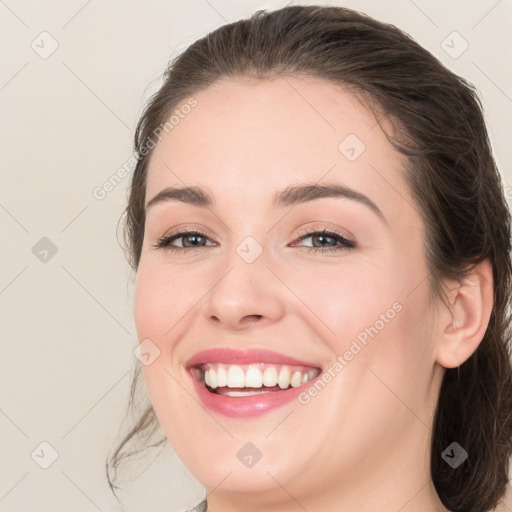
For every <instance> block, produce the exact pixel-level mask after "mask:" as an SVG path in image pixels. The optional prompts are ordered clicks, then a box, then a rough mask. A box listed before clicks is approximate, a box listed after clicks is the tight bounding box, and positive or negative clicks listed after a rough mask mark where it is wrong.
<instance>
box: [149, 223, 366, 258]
mask: <svg viewBox="0 0 512 512" xmlns="http://www.w3.org/2000/svg"><path fill="white" fill-rule="evenodd" d="M299 234H300V235H301V236H300V238H298V240H306V239H308V238H311V239H312V240H313V243H315V242H317V243H319V244H327V245H326V246H325V245H324V246H322V245H320V246H319V247H305V249H306V250H307V251H308V252H311V251H314V252H318V251H320V252H331V251H340V250H347V249H352V248H354V247H355V246H356V244H355V242H352V241H351V240H348V239H347V238H345V237H344V236H343V235H342V234H340V233H337V232H336V231H331V230H328V229H326V228H324V229H322V230H318V229H316V230H314V229H313V230H311V229H310V230H304V231H301V232H300V233H299ZM180 239H181V245H174V242H175V241H177V240H180ZM209 240H210V238H209V237H208V235H206V234H205V233H203V232H202V231H198V230H185V231H179V232H177V233H171V234H170V235H165V236H163V237H161V238H160V239H159V240H158V241H157V242H156V243H155V244H153V247H155V248H157V249H165V250H168V251H173V252H186V251H189V250H191V249H201V248H202V247H206V246H207V244H206V242H207V241H209ZM329 240H330V241H329ZM210 241H211V240H210ZM211 245H214V244H213V243H212V244H210V246H211Z"/></svg>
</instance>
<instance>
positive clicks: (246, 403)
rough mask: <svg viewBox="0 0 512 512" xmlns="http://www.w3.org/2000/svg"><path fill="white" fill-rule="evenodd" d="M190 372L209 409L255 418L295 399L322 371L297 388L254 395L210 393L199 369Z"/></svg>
mask: <svg viewBox="0 0 512 512" xmlns="http://www.w3.org/2000/svg"><path fill="white" fill-rule="evenodd" d="M189 374H190V375H191V377H192V380H193V382H194V387H195V390H196V392H197V394H198V396H199V399H200V400H201V402H202V403H203V405H204V406H205V407H206V408H207V409H208V410H209V411H212V412H215V413H218V414H222V415H223V416H229V417H231V418H253V417H255V416H261V415H263V414H266V413H267V412H269V411H272V410H273V409H277V408H278V407H281V406H282V405H284V404H287V403H289V402H291V401H293V400H295V399H296V398H297V397H298V396H299V395H300V394H301V393H302V392H303V391H304V390H305V389H307V388H308V387H309V386H310V385H311V383H313V382H314V381H315V380H316V379H317V378H318V377H319V375H321V372H320V374H319V375H317V376H316V377H315V378H314V379H313V380H311V381H309V382H307V383H306V384H303V385H302V386H298V387H296V388H289V389H286V390H284V391H271V392H269V393H261V394H258V395H253V396H237V397H230V396H224V395H217V394H216V393H210V391H208V390H207V389H206V387H205V386H203V384H201V382H200V381H199V375H198V374H199V371H198V370H195V371H194V370H192V371H189Z"/></svg>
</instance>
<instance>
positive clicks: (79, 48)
mask: <svg viewBox="0 0 512 512" xmlns="http://www.w3.org/2000/svg"><path fill="white" fill-rule="evenodd" d="M297 3H299V2H297ZM304 3H307V2H304ZM285 4H286V2H279V1H270V0H269V1H266V2H264V1H256V0H254V1H247V2H240V1H238V2H236V1H228V0H190V1H185V0H180V1H172V2H171V1H162V0H160V1H158V0H153V1H149V2H142V1H139V2H135V1H129V2H127V1H121V0H112V1H110V2H100V1H98V0H89V1H87V0H72V1H66V2H65V1H57V0H52V1H49V0H47V1H41V2H29V1H28V0H0V37H1V39H2V44H1V48H2V59H1V63H2V65H1V69H0V108H1V119H2V123H1V127H0V141H1V142H0V144H1V145H2V148H1V149H2V150H1V155H2V169H1V172H0V230H1V248H2V251H1V261H2V264H1V266H0V343H1V357H0V379H1V381H0V454H1V455H0V461H1V465H0V510H2V511H9V512H18V511H19V512H21V511H23V512H32V511H37V512H50V511H51V512H58V511H69V510H73V511H74V512H93V511H97V510H100V511H109V510H117V508H116V505H117V503H116V501H115V499H114V497H113V496H112V494H111V493H110V490H109V489H108V487H107V483H106V479H105V476H104V460H105V454H106V453H107V450H108V449H109V448H110V447H111V444H112V442H113V441H114V439H115V437H116V434H117V431H118V427H119V425H120V421H121V419H122V415H123V413H124V409H125V405H126V402H127V397H128V386H129V381H130V371H131V369H132V368H133V366H134V365H135V364H139V363H138V360H137V359H136V358H135V357H134V355H133V353H132V350H133V348H134V347H135V346H136V344H137V339H136V334H135V326H134V322H133V318H132V302H131V301H132V293H133V281H132V276H131V275H130V272H129V269H128V266H127V264H126V263H125V261H124V258H123V252H122V250H121V248H120V246H119V245H118V242H117V239H116V225H117V223H118V220H119V217H120V215H121V213H122V210H123V207H124V205H125V194H126V186H127V184H128V178H125V179H124V180H123V181H122V182H121V183H120V184H119V185H118V186H117V187H116V188H115V189H114V190H112V191H111V192H109V193H108V194H107V195H106V197H105V198H104V199H102V200H98V199H96V198H95V197H94V195H93V191H94V189H95V188H96V187H98V186H101V185H102V184H103V183H104V182H105V181H106V180H108V178H109V177H110V176H111V175H112V174H113V173H115V172H116V170H117V169H118V168H120V167H122V166H123V164H124V163H125V162H126V160H127V159H128V158H129V156H130V154H131V143H132V136H133V131H134V128H135V124H136V121H137V118H138V115H139V113H140V111H141V108H142V106H143V103H144V101H145V99H146V98H147V97H148V95H149V94H150V93H151V92H152V91H153V89H154V87H155V86H156V85H157V84H158V80H159V76H160V74H161V73H162V72H163V70H164V67H165V65H166V63H167V61H168V60H169V58H170V57H171V56H172V55H173V54H174V53H175V52H177V51H179V50H181V49H183V48H184V47H185V46H187V45H188V44H190V43H191V42H193V41H194V40H195V39H197V38H198V37H200V36H202V35H204V34H205V33H207V32H208V31H211V30H213V29H215V28H216V27H218V26H220V25H221V24H223V23H225V22H227V21H235V20H236V19H238V18H240V17H242V16H243V17H245V16H248V15H250V14H251V13H252V12H253V11H255V10H256V9H262V8H277V7H280V6H284V5H285ZM324 4H333V5H344V6H347V7H352V8H356V9H359V10H362V11H364V12H366V13H368V14H370V15H373V16H375V17H376V18H378V19H380V20H383V21H388V22H391V23H393V24H395V25H397V26H398V27H400V28H402V29H404V30H405V31H407V32H408V33H410V34H411V35H412V36H413V37H415V38H416V39H417V40H418V41H419V42H420V43H421V44H423V45H424V46H426V47H427V48H428V49H429V50H430V51H431V52H433V53H434V54H435V55H436V56H437V57H438V58H439V59H441V60H442V61H443V62H444V63H445V64H446V66H448V67H449V68H450V69H452V70H453V71H455V72H456V73H458V74H460V75H462V76H464V77H466V78H468V79H469V80H470V81H471V82H473V83H474V84H476V86H477V87H478V89H479V91H480V93H481V97H482V100H483V104H484V107H485V111H486V114H487V118H488V123H489V128H490V133H491V137H492V142H493V147H494V149H495V154H496V158H497V161H498V164H499V166H500V168H501V169H502V171H503V177H504V181H505V184H506V185H507V186H508V185H509V184H510V185H512V175H511V172H512V170H511V162H512V147H511V146H512V145H511V144H510V124H511V120H512V66H511V60H512V59H511V49H512V37H511V32H512V30H511V29H512V1H511V0H500V1H498V0H478V1H462V0H460V1H447V0H442V1H441V0H435V1H427V0H414V1H413V0H399V1H393V2H391V1H387V2H386V1H377V0H373V1H372V0H358V1H355V0H346V1H343V2H334V1H333V2H324ZM43 31H46V32H48V33H49V34H50V35H40V34H41V32H43ZM453 31H457V32H458V33H459V34H460V35H461V36H462V37H463V38H464V40H466V41H467V42H468V44H469V47H468V49H467V50H466V51H465V52H464V53H463V54H462V55H460V56H459V57H458V58H456V59H455V58H452V57H451V56H450V55H448V54H447V53H446V52H445V51H444V50H443V48H442V46H441V43H442V41H443V40H445V39H446V37H447V36H448V35H449V34H451V33H452V32H453ZM54 41H56V42H57V43H58V48H57V49H56V51H55V52H54V53H53V54H52V55H50V56H47V55H44V52H48V51H49V50H51V49H52V46H51V45H52V44H54V45H55V44H57V43H55V42H54ZM459 44H462V41H458V42H457V43H456V45H455V49H461V47H460V46H457V45H459ZM31 45H32V46H33V47H31ZM42 54H43V55H42ZM41 55H42V56H41ZM43 57H47V58H43ZM507 195H508V196H509V197H512V189H510V188H507ZM43 237H47V238H48V239H49V240H50V241H51V243H52V244H53V245H54V246H55V248H56V249H57V252H56V254H54V255H52V252H51V250H50V252H48V253H47V254H46V253H44V250H48V241H44V240H43V241H42V242H41V241H40V240H41V238H43ZM36 244H39V245H36ZM45 244H46V245H45ZM34 246H36V249H33V247H34ZM34 252H35V253H36V254H34ZM45 254H46V259H47V261H46V262H43V261H41V260H40V258H44V257H45ZM42 442H47V443H49V444H50V445H51V446H52V447H53V449H55V450H56V451H57V452H58V454H59V456H58V458H57V459H56V460H55V462H54V463H53V464H51V465H50V466H49V467H48V468H47V469H43V468H41V467H40V466H39V465H38V463H36V462H35V460H38V461H39V462H41V463H44V461H46V462H47V463H48V462H49V461H50V459H49V457H50V455H51V449H50V448H49V447H47V446H46V445H43V446H42V447H41V446H40V444H41V443H42ZM34 450H35V454H34V455H33V457H34V458H32V457H31V454H32V453H33V452H34ZM41 450H42V451H41ZM37 454H39V457H38V456H37ZM43 454H44V455H43ZM150 460H151V459H149V461H150ZM202 494H203V489H202V487H201V486H200V485H199V484H198V483H196V482H195V481H194V479H193V477H192V476H191V475H190V474H189V473H188V472H187V470H186V469H185V468H184V467H183V466H182V464H181V462H180V461H179V460H177V458H176V457H175V456H174V455H173V452H172V450H171V449H170V448H168V447H166V449H165V451H164V454H163V456H162V457H161V458H160V459H159V460H158V461H157V462H155V463H154V464H152V465H151V466H150V468H149V469H148V470H147V471H146V472H145V473H143V474H142V476H141V477H140V479H139V480H138V481H136V482H135V483H133V484H131V485H129V486H127V487H126V489H125V491H124V493H123V495H122V496H123V498H124V504H125V510H127V511H138V512H145V511H151V512H158V511H167V512H171V511H173V510H180V509H182V508H184V507H185V506H187V505H189V504H191V503H193V502H195V501H197V500H199V499H200V498H201V497H202ZM503 510H512V498H511V497H509V500H508V505H507V506H505V505H504V506H503Z"/></svg>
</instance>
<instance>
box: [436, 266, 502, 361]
mask: <svg viewBox="0 0 512 512" xmlns="http://www.w3.org/2000/svg"><path fill="white" fill-rule="evenodd" d="M447 299H448V301H447V302H448V304H449V307H447V306H446V305H445V304H443V303H442V302H441V305H440V307H441V308H442V311H440V314H439V321H440V323H439V330H440V334H439V338H438V340H437V348H436V361H437V362H438V363H439V364H440V365H441V366H444V367H445V368H455V367H457V366H460V365H461V364H462V363H464V361H466V360H467V359H468V358H469V357H470V356H471V355H472V354H473V353H474V352H475V350H476V349H477V348H478V345H479V344H480V342H481V341H482V339H483V337H484V335H485V331H486V329H487V326H488V325H489V319H490V317H491V311H492V307H493V304H494V283H493V277H492V265H491V262H490V261H489V259H486V260H484V261H483V262H481V263H479V264H478V265H477V266H476V267H475V268H474V269H473V270H472V271H471V273H470V274H469V275H468V276H467V278H466V280H465V284H460V283H458V282H456V284H455V286H454V287H452V288H450V289H449V291H448V292H447Z"/></svg>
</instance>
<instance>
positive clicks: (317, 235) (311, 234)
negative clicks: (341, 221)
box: [299, 229, 356, 252]
mask: <svg viewBox="0 0 512 512" xmlns="http://www.w3.org/2000/svg"><path fill="white" fill-rule="evenodd" d="M300 234H301V237H300V238H299V240H305V239H307V238H311V239H312V240H317V241H318V242H319V243H326V240H328V239H331V240H334V244H333V243H332V242H327V243H328V246H327V247H306V249H307V251H308V252H311V251H313V252H318V251H320V252H330V251H342V250H347V249H353V248H354V247H355V246H356V244H355V243H354V242H352V240H348V239H347V238H345V237H344V236H343V235H341V234H340V233H337V232H335V231H329V230H327V229H323V230H322V231H319V230H313V231H305V232H302V233H300ZM336 244H340V245H336Z"/></svg>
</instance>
